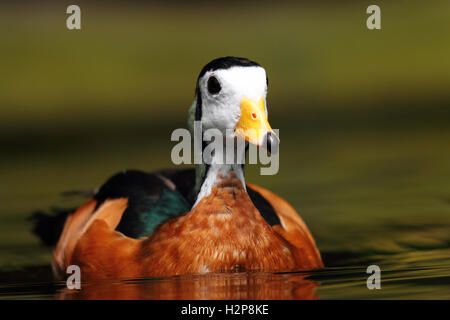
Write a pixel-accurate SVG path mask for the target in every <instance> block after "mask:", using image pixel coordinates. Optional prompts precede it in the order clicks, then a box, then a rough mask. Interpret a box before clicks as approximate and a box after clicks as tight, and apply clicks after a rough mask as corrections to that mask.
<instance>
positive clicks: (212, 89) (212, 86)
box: [208, 76, 222, 94]
mask: <svg viewBox="0 0 450 320" xmlns="http://www.w3.org/2000/svg"><path fill="white" fill-rule="evenodd" d="M221 89H222V87H221V86H220V83H219V80H217V78H216V77H214V76H211V77H209V79H208V91H209V93H211V94H218V93H219V92H220V90H221Z"/></svg>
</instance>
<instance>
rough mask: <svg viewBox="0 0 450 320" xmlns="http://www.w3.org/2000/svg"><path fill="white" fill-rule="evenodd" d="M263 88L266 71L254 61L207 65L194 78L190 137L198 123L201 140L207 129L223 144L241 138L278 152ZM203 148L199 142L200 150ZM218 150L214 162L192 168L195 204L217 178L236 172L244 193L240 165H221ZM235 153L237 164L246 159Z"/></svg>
mask: <svg viewBox="0 0 450 320" xmlns="http://www.w3.org/2000/svg"><path fill="white" fill-rule="evenodd" d="M267 85H268V80H267V76H266V71H265V70H264V68H263V67H261V66H260V65H259V64H258V63H256V62H254V61H250V60H248V59H245V58H236V57H224V58H218V59H215V60H213V61H211V62H210V63H208V64H207V65H206V66H205V67H203V69H202V70H201V72H200V74H199V76H198V79H197V86H196V92H195V100H194V103H193V104H192V106H191V108H190V111H189V120H188V125H189V127H190V129H191V131H193V132H194V121H200V123H201V127H202V137H203V133H205V131H206V130H209V129H216V130H219V131H220V133H221V134H222V135H223V137H224V138H225V139H224V140H229V139H232V140H238V139H239V140H241V141H242V140H244V141H245V143H251V144H253V145H256V146H260V147H261V146H262V147H265V148H267V149H268V150H269V151H272V150H277V149H278V143H279V139H278V136H277V135H276V134H275V132H274V131H273V130H272V128H271V127H270V124H269V122H268V120H267V103H266V95H267ZM206 145H208V143H205V141H203V146H202V147H203V148H206ZM194 151H195V150H194ZM222 151H223V152H222V153H215V154H214V155H213V156H212V158H210V159H209V160H211V159H213V160H212V161H210V162H209V163H210V164H205V163H202V164H199V165H197V166H196V186H195V188H194V191H195V194H198V196H197V201H196V202H195V204H194V205H196V204H197V203H198V202H199V201H200V200H201V199H202V198H203V197H205V196H207V195H208V194H210V192H211V189H212V187H213V186H214V185H215V184H216V183H218V181H219V180H218V179H217V176H218V174H220V175H221V176H223V177H225V176H227V175H228V174H229V173H230V172H234V173H235V174H236V176H237V177H238V178H239V179H240V180H241V182H242V185H243V187H244V188H245V179H244V170H243V165H242V164H238V163H231V164H229V163H228V164H224V163H223V162H222V161H223V159H225V157H224V154H225V150H222ZM235 151H236V149H235ZM239 152H241V154H237V156H236V159H245V150H243V149H242V150H241V151H238V152H237V153H239ZM217 159H218V161H214V160H217Z"/></svg>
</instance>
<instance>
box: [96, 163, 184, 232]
mask: <svg viewBox="0 0 450 320" xmlns="http://www.w3.org/2000/svg"><path fill="white" fill-rule="evenodd" d="M174 187H175V185H173V184H172V183H170V181H168V180H166V179H164V178H161V176H159V175H158V174H153V173H146V172H142V171H137V170H127V171H123V172H120V173H118V174H116V175H114V176H113V177H111V178H110V179H109V180H108V181H107V182H106V183H105V184H104V185H103V186H102V187H101V188H100V189H99V191H98V192H97V194H96V195H95V197H94V198H95V199H96V200H97V208H98V207H99V206H100V205H101V204H102V203H103V202H104V201H105V200H106V199H116V198H127V199H128V206H127V209H126V210H125V212H124V213H123V215H122V218H121V220H120V222H119V225H118V226H117V228H116V230H117V231H119V232H122V233H123V234H124V235H126V236H128V237H131V238H141V237H146V236H149V235H150V234H152V232H153V231H154V230H155V229H156V228H157V227H158V226H159V225H161V224H162V223H164V222H165V221H167V220H169V219H171V218H175V217H178V216H180V215H182V214H184V213H186V212H189V210H190V205H189V203H188V202H187V200H186V199H185V198H184V196H183V195H182V194H181V193H180V192H178V191H177V190H176V189H175V188H174Z"/></svg>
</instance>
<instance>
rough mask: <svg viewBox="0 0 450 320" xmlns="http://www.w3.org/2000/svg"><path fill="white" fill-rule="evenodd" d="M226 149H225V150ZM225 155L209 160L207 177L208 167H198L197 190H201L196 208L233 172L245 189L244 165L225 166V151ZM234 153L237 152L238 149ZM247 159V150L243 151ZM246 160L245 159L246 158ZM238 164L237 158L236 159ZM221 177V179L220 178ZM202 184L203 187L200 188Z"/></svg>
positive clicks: (214, 156) (215, 156) (202, 165)
mask: <svg viewBox="0 0 450 320" xmlns="http://www.w3.org/2000/svg"><path fill="white" fill-rule="evenodd" d="M224 149H225V148H224ZM223 151H224V152H223V153H220V154H219V153H217V154H214V155H213V156H212V159H209V160H208V163H210V165H209V168H208V172H207V173H206V177H204V175H205V170H206V168H207V165H206V164H204V163H202V164H200V165H197V167H196V190H199V192H198V196H197V200H196V201H195V203H194V206H193V207H195V206H196V205H197V203H199V202H200V200H201V199H203V198H204V197H207V196H209V195H210V194H211V190H212V189H213V187H214V186H215V185H216V184H218V183H219V182H220V181H221V180H222V179H225V178H227V177H229V175H230V173H231V172H234V173H235V174H236V178H237V179H239V180H240V181H241V183H242V185H243V187H244V189H246V187H245V177H244V169H243V165H242V164H240V163H231V164H224V162H225V161H224V159H226V155H225V150H223ZM234 152H237V151H236V149H235V150H234ZM243 152H244V155H243V157H245V150H244V151H243ZM244 159H245V158H244ZM235 160H236V162H237V158H236V159H235ZM219 175H220V178H219V177H218V176H219ZM200 184H201V186H200Z"/></svg>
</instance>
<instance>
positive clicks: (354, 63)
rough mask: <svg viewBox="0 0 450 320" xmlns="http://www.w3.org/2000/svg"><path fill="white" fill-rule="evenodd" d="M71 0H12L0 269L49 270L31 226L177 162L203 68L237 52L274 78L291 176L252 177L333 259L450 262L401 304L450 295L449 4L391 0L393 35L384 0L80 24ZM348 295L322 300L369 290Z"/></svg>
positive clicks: (138, 14) (128, 16) (85, 9)
mask: <svg viewBox="0 0 450 320" xmlns="http://www.w3.org/2000/svg"><path fill="white" fill-rule="evenodd" d="M70 4H72V2H67V1H54V2H41V3H36V2H31V1H19V2H14V3H9V4H5V3H2V4H1V5H0V40H1V47H0V70H1V71H0V72H1V74H2V77H0V144H1V146H2V152H1V157H0V177H1V179H2V183H1V184H0V201H1V203H2V208H1V211H0V269H3V270H9V269H17V268H23V267H25V266H32V265H45V264H48V263H49V261H50V250H49V249H47V248H44V247H42V246H41V245H40V244H39V242H38V240H37V239H36V238H35V237H34V236H33V235H32V234H31V232H30V227H31V226H30V223H29V222H28V221H26V217H27V216H29V214H30V212H31V211H33V210H34V209H46V208H48V207H51V206H54V205H55V206H59V207H70V206H73V205H77V204H79V203H80V202H82V201H83V200H82V199H78V198H67V197H61V192H63V191H67V190H77V189H90V188H95V187H98V186H99V185H100V184H101V183H102V182H104V181H105V179H106V178H107V177H108V176H110V175H111V174H113V173H115V172H116V171H119V170H123V169H128V168H138V169H143V170H154V169H158V168H162V167H173V165H172V163H171V161H170V150H171V147H172V146H173V145H174V143H171V142H170V134H171V132H172V130H173V129H175V128H179V127H185V122H186V116H187V109H188V107H189V106H190V104H191V102H192V100H193V96H194V89H195V81H196V78H197V75H198V73H199V71H200V69H201V68H202V67H203V65H205V64H206V63H207V62H209V61H210V60H212V59H213V58H216V57H219V56H226V55H234V56H242V57H248V58H250V59H252V60H255V61H258V62H259V63H260V64H262V65H263V66H264V67H265V68H266V71H267V74H268V77H269V82H270V84H269V94H268V108H269V118H270V122H271V124H272V127H274V128H278V129H279V130H280V138H281V149H280V171H279V174H278V175H276V176H260V175H259V174H258V173H259V169H258V167H255V166H249V168H248V180H249V181H251V182H255V183H258V184H261V185H263V186H265V187H268V188H270V189H272V190H273V191H275V192H276V193H278V194H280V195H281V196H283V197H285V198H286V199H287V200H289V201H290V202H291V203H292V204H293V205H294V207H295V208H296V209H297V210H298V211H299V212H301V214H302V216H303V217H304V219H305V220H306V222H307V223H308V225H309V226H310V228H311V230H312V232H313V234H314V236H315V238H316V240H317V243H318V245H319V248H320V249H321V251H322V253H323V254H324V258H325V261H326V262H327V265H329V266H330V265H331V266H352V265H358V266H360V265H366V264H367V263H366V262H368V261H372V262H373V261H377V263H379V264H382V266H383V267H384V268H393V269H395V270H401V271H399V272H406V274H407V275H410V273H409V272H407V271H405V270H409V268H425V267H426V268H437V269H433V270H434V271H433V272H434V273H433V274H432V275H430V274H429V273H425V274H424V275H419V276H417V277H419V278H420V279H422V280H423V279H427V278H429V277H431V278H433V279H434V280H435V281H434V282H433V283H425V284H423V285H420V284H417V283H415V284H414V288H415V291H414V289H411V288H409V287H406V288H405V287H401V288H400V289H399V288H398V284H396V285H397V286H395V288H394V289H392V290H393V291H390V292H389V291H386V290H385V291H384V292H383V293H384V294H385V295H386V296H387V297H402V294H405V295H406V294H407V293H408V294H411V292H413V293H415V294H416V295H415V296H413V297H419V298H428V297H447V298H449V297H450V293H449V292H448V289H446V287H443V286H442V285H441V286H439V283H440V282H441V280H442V279H448V278H449V277H450V269H449V266H450V262H449V256H450V254H449V244H450V237H449V234H450V179H449V177H450V41H449V40H450V2H449V1H428V2H424V1H422V2H419V1H377V2H376V4H378V5H379V6H380V7H381V21H382V22H381V23H382V29H381V30H368V29H367V28H366V19H367V17H368V15H367V14H366V13H365V11H366V8H367V6H368V5H370V4H374V3H372V1H339V2H337V1H303V2H286V1H282V2H277V3H271V2H260V1H258V2H256V1H255V2H247V3H242V2H238V1H232V2H221V3H211V2H207V1H195V2H190V3H184V2H168V3H163V2H148V1H137V2H125V1H123V2H120V1H112V2H111V1H109V2H107V1H100V2H96V3H95V4H94V3H92V2H88V1H77V2H76V4H78V5H79V6H80V7H81V26H82V29H81V30H73V31H69V30H67V28H66V23H65V20H66V17H67V16H68V15H67V14H66V13H65V11H66V8H67V6H68V5H70ZM383 267H382V269H383ZM436 270H438V271H436ZM411 277H412V278H414V276H411ZM413 283H414V282H413ZM342 285H343V284H342V283H341V284H340V285H338V286H337V287H336V285H335V284H334V283H331V284H329V283H328V285H327V282H324V285H323V286H322V289H319V290H322V291H320V292H321V294H322V296H324V297H355V296H357V297H363V298H364V297H366V296H364V294H368V292H367V289H361V291H358V290H359V289H358V288H359V287H358V288H357V287H352V290H353V291H352V290H350V291H345V290H342V287H341V286H342ZM355 290H356V291H355ZM345 292H347V293H348V294H347V295H345V294H344V295H343V293H345Z"/></svg>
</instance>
